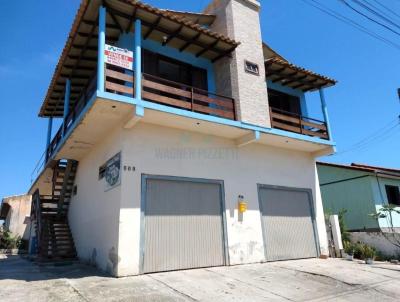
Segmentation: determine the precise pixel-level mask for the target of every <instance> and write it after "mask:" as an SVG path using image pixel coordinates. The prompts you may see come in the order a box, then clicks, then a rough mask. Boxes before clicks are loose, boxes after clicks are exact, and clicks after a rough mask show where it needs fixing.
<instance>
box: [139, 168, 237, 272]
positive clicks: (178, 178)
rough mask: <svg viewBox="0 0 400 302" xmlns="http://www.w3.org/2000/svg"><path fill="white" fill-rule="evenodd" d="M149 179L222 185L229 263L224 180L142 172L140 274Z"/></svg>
mask: <svg viewBox="0 0 400 302" xmlns="http://www.w3.org/2000/svg"><path fill="white" fill-rule="evenodd" d="M149 179H160V180H172V181H184V182H195V183H196V182H197V183H208V184H217V185H219V186H220V205H221V216H222V219H221V224H222V244H223V246H222V249H223V253H224V256H223V259H224V264H223V265H224V266H227V265H229V263H230V260H229V250H228V232H227V227H226V226H227V224H226V208H225V187H224V181H223V180H217V179H206V178H192V177H181V176H168V175H153V174H144V173H142V177H141V181H142V183H141V194H140V195H141V199H140V246H139V257H140V259H139V274H144V272H143V271H144V257H145V254H144V247H145V227H146V213H145V208H146V191H147V180H149Z"/></svg>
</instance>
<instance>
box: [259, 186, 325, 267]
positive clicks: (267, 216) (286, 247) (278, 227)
mask: <svg viewBox="0 0 400 302" xmlns="http://www.w3.org/2000/svg"><path fill="white" fill-rule="evenodd" d="M258 191H259V193H258V194H259V202H260V211H261V220H262V228H263V236H264V246H265V256H266V259H267V261H274V260H289V259H301V258H312V257H317V255H318V251H317V247H318V246H317V241H316V230H315V221H314V211H313V208H312V197H311V196H312V195H311V190H307V189H293V188H284V187H275V186H267V185H259V186H258Z"/></svg>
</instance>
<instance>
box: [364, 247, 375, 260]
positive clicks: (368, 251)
mask: <svg viewBox="0 0 400 302" xmlns="http://www.w3.org/2000/svg"><path fill="white" fill-rule="evenodd" d="M375 253H376V251H375V249H374V248H373V247H372V246H369V245H368V244H363V245H362V256H363V258H364V259H368V258H370V259H374V257H375Z"/></svg>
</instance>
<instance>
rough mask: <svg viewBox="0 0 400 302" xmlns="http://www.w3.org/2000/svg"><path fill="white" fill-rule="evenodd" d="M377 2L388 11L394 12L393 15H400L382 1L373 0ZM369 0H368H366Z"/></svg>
mask: <svg viewBox="0 0 400 302" xmlns="http://www.w3.org/2000/svg"><path fill="white" fill-rule="evenodd" d="M373 1H374V2H375V3H377V4H378V5H380V6H381V7H383V8H384V9H386V10H387V11H388V12H390V13H392V14H393V15H395V16H397V17H400V14H397V13H396V12H394V11H393V10H392V9H390V8H389V7H387V6H386V5H384V4H382V3H381V2H379V1H378V0H373ZM366 2H367V1H366Z"/></svg>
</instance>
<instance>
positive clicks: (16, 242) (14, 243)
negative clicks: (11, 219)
mask: <svg viewBox="0 0 400 302" xmlns="http://www.w3.org/2000/svg"><path fill="white" fill-rule="evenodd" d="M21 244H22V239H21V237H20V236H12V234H11V232H10V231H7V230H4V231H3V232H2V233H1V234H0V248H2V249H18V248H19V247H20V246H21Z"/></svg>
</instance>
